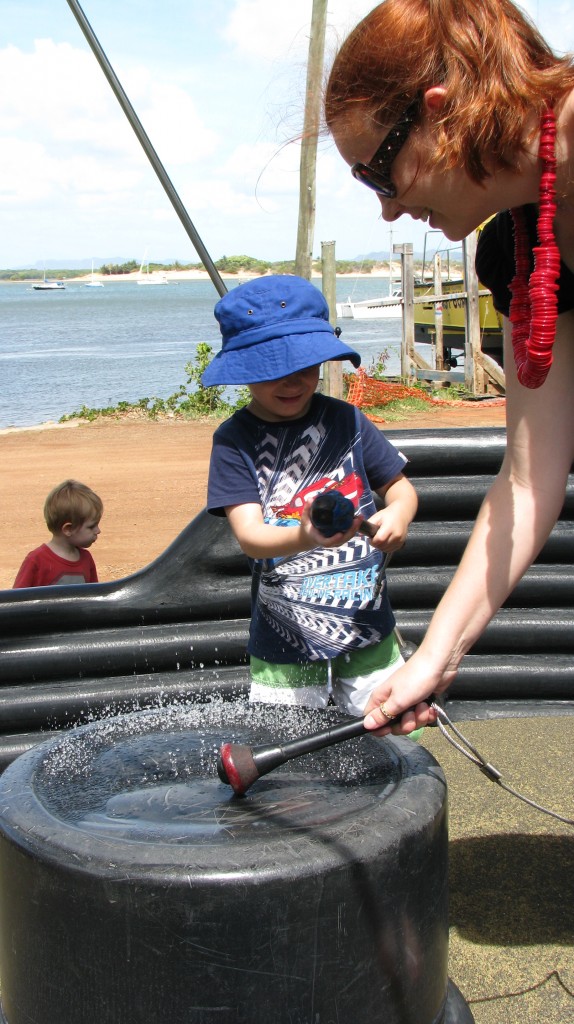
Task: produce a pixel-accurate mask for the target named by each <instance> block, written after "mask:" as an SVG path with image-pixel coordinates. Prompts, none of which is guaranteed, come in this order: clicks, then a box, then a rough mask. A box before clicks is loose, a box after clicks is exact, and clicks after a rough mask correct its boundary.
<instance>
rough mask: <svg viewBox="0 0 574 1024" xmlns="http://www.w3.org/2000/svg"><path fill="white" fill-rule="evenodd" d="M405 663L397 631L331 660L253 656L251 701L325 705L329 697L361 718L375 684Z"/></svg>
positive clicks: (251, 663) (323, 706)
mask: <svg viewBox="0 0 574 1024" xmlns="http://www.w3.org/2000/svg"><path fill="white" fill-rule="evenodd" d="M402 664H404V662H403V658H402V656H401V652H400V650H399V645H398V643H397V641H396V638H395V634H394V633H391V634H390V636H388V637H386V639H385V640H381V641H380V643H378V644H372V645H371V646H370V647H363V648H361V649H360V650H356V651H349V652H348V653H347V654H340V655H339V656H338V657H337V658H332V659H331V660H329V661H327V660H325V661H312V662H305V663H302V664H288V665H277V664H275V663H273V662H269V661H260V660H259V658H254V657H253V656H252V657H251V661H250V670H251V690H250V693H249V700H250V701H260V702H262V703H264V704H298V705H302V706H305V707H311V708H325V707H327V704H328V702H329V697H330V696H331V694H332V696H333V700H334V701H335V703H336V704H337V705H338V706H339V707H341V708H343V709H344V710H345V711H346V712H347V713H348V714H349V715H356V716H357V717H360V716H361V715H362V714H363V712H364V709H365V706H366V704H367V701H368V699H369V697H370V695H371V693H372V691H373V690H374V688H375V686H378V685H379V683H382V682H384V680H385V679H386V678H387V677H388V676H390V675H392V674H393V672H395V671H396V670H397V669H398V667H399V665H402Z"/></svg>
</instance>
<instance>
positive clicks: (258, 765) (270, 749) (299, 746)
mask: <svg viewBox="0 0 574 1024" xmlns="http://www.w3.org/2000/svg"><path fill="white" fill-rule="evenodd" d="M365 732H367V730H366V729H365V727H364V725H363V719H362V718H352V719H349V720H348V721H347V722H341V723H340V724H339V725H333V726H331V728H330V729H324V730H323V731H322V732H316V733H311V735H308V736H301V737H300V739H298V740H288V741H287V742H286V743H277V744H269V745H268V746H260V747H249V746H247V745H246V744H243V743H224V744H223V745H222V746H221V748H220V750H219V757H218V758H217V774H218V775H219V778H220V779H221V781H222V782H225V783H227V785H228V786H231V788H232V790H233V792H234V793H235V794H236V796H243V795H244V794H245V793H246V792H247V790H248V789H249V787H250V786H252V785H253V783H254V782H256V781H257V779H260V778H261V776H262V775H267V774H268V772H272V771H273V770H274V768H278V767H279V766H280V765H282V764H285V763H286V762H287V761H291V760H292V758H294V757H302V756H303V755H304V754H311V753H312V752H313V751H314V750H322V748H323V747H330V746H331V745H332V744H333V743H340V742H341V741H342V740H351V739H354V738H355V737H356V736H362V735H363V733H365Z"/></svg>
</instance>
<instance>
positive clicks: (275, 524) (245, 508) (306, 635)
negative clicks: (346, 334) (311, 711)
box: [202, 275, 417, 716]
mask: <svg viewBox="0 0 574 1024" xmlns="http://www.w3.org/2000/svg"><path fill="white" fill-rule="evenodd" d="M215 317H216V319H217V320H218V321H219V325H220V328H221V334H222V346H221V351H220V352H218V354H217V355H216V356H215V358H214V359H213V360H212V362H211V363H210V364H209V366H208V367H207V369H206V370H205V372H204V374H203V377H202V383H203V384H204V385H206V386H210V385H214V384H246V385H247V386H248V388H249V391H250V393H251V401H250V402H249V404H248V405H247V406H246V407H245V408H243V409H240V410H239V411H238V412H235V413H234V414H233V416H231V418H230V419H228V420H226V421H225V422H224V423H222V424H221V426H220V427H219V428H218V429H217V430H216V432H215V434H214V438H213V450H212V454H211V462H210V470H209V483H208V501H207V506H208V509H209V511H210V512H211V513H212V514H213V515H217V516H223V515H226V516H227V518H228V520H229V524H230V526H231V529H232V531H233V533H234V534H235V537H236V538H237V540H238V542H239V544H240V546H241V548H242V550H243V551H244V553H245V554H246V555H247V557H248V559H249V563H250V567H251V571H252V574H253V589H252V595H253V596H252V618H251V625H250V631H249V644H248V650H249V655H250V672H251V690H250V700H251V701H263V702H265V703H271V704H279V703H284V704H300V705H306V706H310V707H325V706H326V705H327V703H328V701H329V698H330V696H332V699H334V700H335V701H336V703H337V704H339V705H340V706H342V707H343V708H344V709H345V710H346V711H347V712H348V713H350V714H353V715H357V716H358V715H361V714H362V713H363V709H364V707H365V705H366V703H367V700H368V698H369V696H370V693H371V691H372V690H373V688H374V687H375V686H376V685H378V684H379V683H381V682H382V681H383V680H384V679H385V677H386V676H387V675H390V674H391V673H392V672H394V671H395V669H396V668H398V666H399V665H400V664H402V658H401V655H400V652H399V649H398V645H397V642H396V639H395V636H394V633H393V630H394V625H395V620H394V616H393V612H392V609H391V606H390V603H389V598H388V594H387V587H386V582H385V583H384V584H383V586H382V587H381V588H380V589H379V588H377V587H376V583H377V576H378V572H379V568H380V565H381V561H382V554H381V552H383V551H392V550H395V549H396V548H399V547H401V545H402V544H403V543H404V541H405V538H406V535H407V531H408V528H409V524H410V523H411V521H412V519H413V516H414V515H415V512H416V508H417V497H416V493H415V490H414V488H413V487H412V485H411V483H410V482H409V481H408V480H407V478H406V477H405V476H404V475H403V472H402V471H403V468H404V465H405V462H406V459H405V457H404V456H403V455H402V454H401V453H400V452H398V451H397V450H396V449H395V448H394V447H393V445H392V444H391V443H390V442H389V441H388V440H387V439H386V437H385V436H384V434H382V432H381V431H380V430H378V429H377V428H376V427H375V426H374V424H373V423H371V421H370V420H368V419H367V418H366V417H365V416H364V415H363V414H362V413H361V412H360V411H359V410H358V409H356V408H355V407H354V406H351V405H348V404H347V403H346V402H342V401H339V400H338V399H334V398H330V397H327V396H325V395H322V394H319V393H317V391H316V388H317V385H318V382H319V373H320V365H321V363H323V362H326V361H328V360H339V359H340V360H342V359H349V360H350V361H351V362H352V363H353V365H354V366H359V364H360V356H359V354H358V353H357V352H355V351H354V350H353V349H351V348H348V346H347V345H344V344H343V343H342V342H341V341H340V340H339V338H338V337H337V336H336V334H335V332H334V330H333V328H332V327H331V325H330V323H329V308H328V306H327V303H326V301H325V299H324V297H323V295H322V294H321V292H320V291H319V290H318V289H317V288H316V287H315V286H314V285H312V284H310V283H309V282H308V281H305V280H303V279H302V278H299V277H292V276H288V275H281V276H273V277H262V278H258V279H256V280H254V281H251V282H249V283H247V284H243V285H239V286H238V287H237V288H234V289H233V290H232V291H230V292H228V293H227V294H226V295H224V296H223V298H222V299H220V300H219V302H218V303H217V305H216V306H215ZM333 488H336V489H338V490H340V491H342V492H343V494H344V495H346V497H347V498H349V499H350V500H351V501H352V502H353V505H354V506H355V509H356V512H357V518H356V519H355V521H354V522H353V525H352V526H351V527H350V529H348V530H347V531H346V532H345V533H336V534H335V535H334V536H332V537H328V538H327V537H325V536H324V535H323V534H322V533H319V532H318V530H317V529H316V528H315V527H314V526H313V524H312V522H311V518H310V507H311V504H312V502H313V500H314V498H315V497H316V496H317V495H318V494H320V493H321V492H323V491H327V490H331V489H333ZM372 491H375V492H376V493H377V494H378V495H379V496H380V497H381V499H382V502H383V508H382V509H380V510H379V511H377V508H376V505H375V502H374V499H373V494H372ZM361 518H366V519H370V521H371V522H372V523H374V524H375V525H376V526H377V528H378V529H377V533H376V535H375V537H374V538H373V539H372V540H371V539H367V538H366V537H365V536H364V535H362V534H360V533H357V530H358V527H359V523H360V519H361Z"/></svg>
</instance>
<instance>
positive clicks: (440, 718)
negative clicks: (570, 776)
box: [430, 701, 574, 825]
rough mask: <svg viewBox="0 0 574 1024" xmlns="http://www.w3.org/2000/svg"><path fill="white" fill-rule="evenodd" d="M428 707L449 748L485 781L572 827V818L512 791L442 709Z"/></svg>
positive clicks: (514, 790) (573, 821) (432, 705)
mask: <svg viewBox="0 0 574 1024" xmlns="http://www.w3.org/2000/svg"><path fill="white" fill-rule="evenodd" d="M430 706H431V707H432V708H434V710H435V711H436V714H437V725H438V728H439V730H440V732H441V734H442V735H443V736H444V738H445V740H448V742H449V743H450V744H451V746H453V747H455V749H456V750H458V751H459V753H461V754H463V755H464V757H466V758H468V760H469V761H471V762H472V764H475V765H476V766H477V768H478V769H479V770H480V771H481V772H482V773H483V775H486V777H487V779H490V781H491V782H496V784H497V785H498V786H500V788H501V789H504V790H505V791H506V792H507V793H510V795H511V796H515V797H516V798H517V799H518V800H522V801H523V802H524V803H525V804H528V805H529V806H530V807H533V808H534V809H535V810H536V811H541V812H542V814H548V815H550V817H551V818H556V820H557V821H562V822H563V823H564V824H565V825H574V820H573V819H572V818H566V817H564V815H562V814H558V812H557V811H552V810H550V808H548V807H543V806H542V804H539V803H536V801H535V800H530V798H529V797H527V796H525V795H524V793H520V792H519V791H518V790H517V789H514V788H513V787H512V786H509V785H508V783H506V782H503V779H502V772H500V771H499V770H498V768H495V766H494V765H493V764H491V763H490V762H489V761H487V760H486V758H484V757H483V756H482V754H481V753H480V751H479V750H477V749H476V747H475V746H473V744H472V743H471V742H470V740H468V739H467V738H466V736H464V735H463V734H462V733H461V732H460V730H459V729H457V728H456V726H455V724H454V722H452V721H451V719H450V718H449V717H448V715H447V713H446V711H445V710H444V708H442V707H441V706H440V705H439V704H437V703H435V701H433V702H432V703H431V705H430ZM448 729H452V731H453V733H454V734H455V736H458V738H459V740H460V741H461V742H460V743H457V742H456V740H454V739H453V738H452V736H450V735H449V732H448Z"/></svg>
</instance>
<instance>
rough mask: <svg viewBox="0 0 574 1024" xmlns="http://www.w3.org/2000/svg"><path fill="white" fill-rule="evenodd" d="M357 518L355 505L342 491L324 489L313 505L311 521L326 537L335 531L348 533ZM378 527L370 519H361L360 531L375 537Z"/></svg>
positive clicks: (332, 534)
mask: <svg viewBox="0 0 574 1024" xmlns="http://www.w3.org/2000/svg"><path fill="white" fill-rule="evenodd" d="M356 518H357V513H356V512H355V506H354V505H353V502H352V501H349V499H348V498H346V497H345V495H344V494H341V492H340V491H323V493H322V494H318V495H317V497H316V498H315V500H314V502H313V504H312V505H311V522H312V523H313V526H314V527H315V529H316V530H318V531H319V533H322V534H323V536H324V537H333V536H334V534H335V533H346V532H347V530H348V529H349V528H350V527H351V526H352V525H353V521H354V520H355V519H356ZM376 532H377V527H376V526H374V525H373V523H370V522H369V521H368V519H361V525H360V526H359V533H364V534H365V535H366V536H367V537H374V536H375V534H376Z"/></svg>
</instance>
